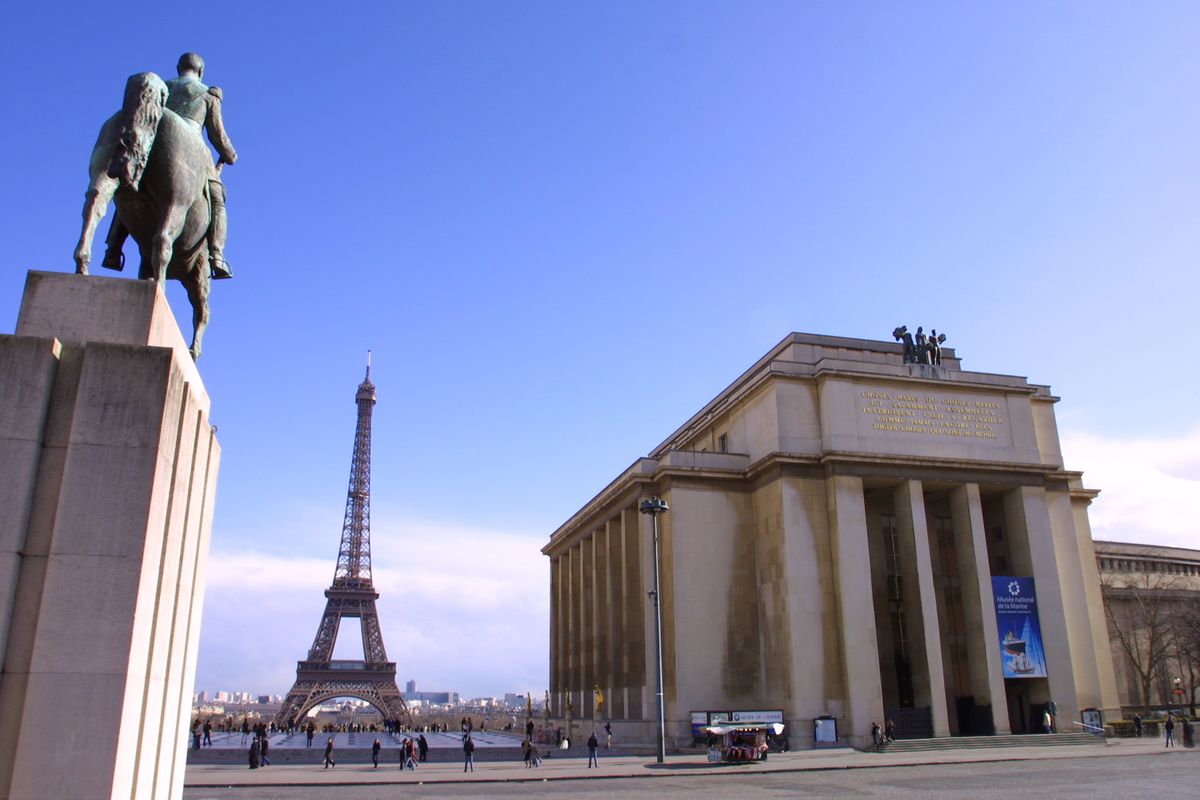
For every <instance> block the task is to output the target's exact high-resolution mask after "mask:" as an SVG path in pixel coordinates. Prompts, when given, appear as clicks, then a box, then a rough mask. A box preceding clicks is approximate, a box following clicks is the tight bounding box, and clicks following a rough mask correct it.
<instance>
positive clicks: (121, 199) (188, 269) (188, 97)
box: [75, 53, 237, 358]
mask: <svg viewBox="0 0 1200 800" xmlns="http://www.w3.org/2000/svg"><path fill="white" fill-rule="evenodd" d="M178 71H179V77H178V78H175V79H173V80H171V81H169V82H167V83H164V82H163V80H162V79H161V78H160V77H158V76H157V75H155V74H154V73H153V72H142V73H139V74H137V75H134V76H132V77H130V78H129V80H128V82H127V83H126V84H125V101H124V103H123V105H122V107H121V110H120V111H118V112H117V113H116V114H114V115H113V116H112V117H110V118H109V119H108V121H107V122H105V123H104V126H103V127H102V128H101V129H100V136H99V138H98V139H97V140H96V146H95V148H94V149H93V150H92V159H91V163H90V165H89V173H90V177H91V181H90V183H89V185H88V191H87V200H86V201H85V203H84V206H83V232H82V233H81V234H80V237H79V244H78V245H77V246H76V248H75V271H76V272H77V273H79V274H80V275H86V274H88V262H89V261H90V260H91V252H92V239H93V237H94V236H95V234H96V228H97V226H98V225H99V223H100V220H101V218H103V217H104V213H105V211H107V209H108V202H109V200H112V201H113V203H114V204H115V206H116V210H117V213H116V215H115V219H114V220H113V224H112V228H111V230H110V231H109V234H108V238H107V244H108V249H107V252H106V253H105V256H104V260H103V261H102V262H101V264H102V266H105V267H108V268H110V269H117V270H120V269H122V268H123V267H124V256H123V254H122V250H121V248H122V245H123V244H124V242H125V239H126V237H128V236H132V237H133V239H134V241H135V242H137V245H138V250H139V252H140V254H141V266H140V268H139V271H138V277H139V278H141V279H142V280H148V281H155V282H157V283H159V285H160V287H161V285H162V282H163V281H164V280H166V279H167V278H173V279H175V280H178V281H180V282H181V283H182V284H183V285H184V287H185V288H186V289H187V295H188V300H189V301H190V302H191V304H192V346H191V353H192V357H193V358H199V357H200V343H201V340H202V339H203V338H204V329H205V327H206V326H207V325H208V318H209V307H208V295H209V289H210V287H211V282H212V279H213V278H228V277H232V271H231V270H230V268H229V264H228V263H227V262H226V261H225V256H224V245H225V187H224V185H223V184H222V183H221V179H220V169H221V166H222V165H224V164H232V163H234V162H235V161H237V152H236V151H235V150H234V149H233V144H232V143H231V142H230V141H229V137H228V136H227V135H226V134H225V126H224V122H223V121H222V119H221V99H222V95H221V90H220V89H218V88H217V87H215V86H206V85H205V84H204V83H202V82H201V80H200V79H201V78H202V77H203V75H204V60H203V59H201V58H200V56H198V55H196V54H195V53H185V54H184V55H183V56H182V57H180V59H179V65H178ZM202 129H203V130H204V132H205V133H207V134H208V140H209V142H210V143H211V144H212V146H213V147H214V148H215V149H216V151H217V155H218V160H217V163H216V165H214V164H213V157H212V153H211V152H210V151H209V149H208V145H206V144H205V143H204V136H203V134H202V133H201V130H202Z"/></svg>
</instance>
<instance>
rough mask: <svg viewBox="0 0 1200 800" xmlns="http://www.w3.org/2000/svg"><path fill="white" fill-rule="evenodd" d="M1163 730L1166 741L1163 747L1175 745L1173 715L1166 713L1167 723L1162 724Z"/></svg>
mask: <svg viewBox="0 0 1200 800" xmlns="http://www.w3.org/2000/svg"><path fill="white" fill-rule="evenodd" d="M1163 730H1164V731H1166V733H1167V742H1166V744H1164V745H1163V747H1174V746H1175V715H1174V714H1167V724H1165V725H1163Z"/></svg>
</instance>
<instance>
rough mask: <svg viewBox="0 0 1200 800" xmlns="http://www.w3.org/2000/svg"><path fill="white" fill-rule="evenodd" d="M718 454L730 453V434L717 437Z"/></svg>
mask: <svg viewBox="0 0 1200 800" xmlns="http://www.w3.org/2000/svg"><path fill="white" fill-rule="evenodd" d="M717 452H718V453H728V452H729V434H728V433H722V434H721V435H720V436H718V437H717Z"/></svg>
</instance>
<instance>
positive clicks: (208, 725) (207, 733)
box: [204, 719, 212, 747]
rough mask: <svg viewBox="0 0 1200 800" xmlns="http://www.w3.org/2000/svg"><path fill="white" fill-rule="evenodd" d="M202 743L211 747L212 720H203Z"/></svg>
mask: <svg viewBox="0 0 1200 800" xmlns="http://www.w3.org/2000/svg"><path fill="white" fill-rule="evenodd" d="M204 745H205V746H206V747H212V720H211V719H206V720H204Z"/></svg>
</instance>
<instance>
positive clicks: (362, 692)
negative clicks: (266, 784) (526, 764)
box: [275, 353, 412, 727]
mask: <svg viewBox="0 0 1200 800" xmlns="http://www.w3.org/2000/svg"><path fill="white" fill-rule="evenodd" d="M354 399H355V402H356V403H357V404H358V426H357V428H356V429H355V432H354V456H353V459H352V460H351V462H350V491H349V492H348V494H347V497H346V518H345V521H344V522H343V523H342V544H341V547H340V548H339V549H338V560H337V568H336V569H335V570H334V573H333V585H332V586H330V587H329V588H328V589H326V590H325V597H326V601H325V614H324V616H322V617H321V624H320V625H319V626H318V627H317V635H316V638H314V639H313V643H312V647H310V648H309V649H308V658H306V659H305V660H303V661H300V662H299V663H297V665H296V683H295V684H294V685H293V686H292V689H291V691H290V692H288V694H287V698H286V699H285V700H284V701H283V705H282V706H280V708H279V713H277V714H276V715H275V724H276V725H277V726H280V727H287V726H288V725H289V723H295V724H296V725H300V724H301V722H302V720H303V719H304V716H305V715H306V714H307V713H308V712H309V711H310V710H311V709H312V707H313V706H315V705H317V704H318V703H322V702H324V701H326V700H329V699H331V698H334V697H356V698H358V699H360V700H365V701H367V702H368V703H370V704H371V705H373V706H375V708H376V709H378V710H379V712H380V713H381V714H383V718H384V719H385V720H389V721H391V722H392V723H398V724H400V725H404V726H406V727H411V725H412V716H411V715H410V714H409V712H408V707H407V706H406V705H405V704H404V697H403V695H401V694H400V690H399V689H398V688H397V686H396V664H395V662H393V661H388V658H387V652H386V651H385V650H384V649H383V634H382V633H381V632H380V630H379V615H378V614H377V613H376V611H375V601H376V600H377V599H379V592H377V591H375V587H374V585H373V584H372V582H371V410H372V408H373V407H374V406H375V384H373V383H371V356H370V353H368V354H367V376H366V377H365V378H364V379H363V382H362V383H361V384H359V386H358V393H357V394H356V395H355V396H354ZM343 617H357V618H358V619H359V622H360V627H361V629H362V644H363V656H364V660H362V661H343V660H338V661H335V660H333V646H334V643H335V642H336V641H337V635H338V627H339V626H340V625H341V622H342V618H343Z"/></svg>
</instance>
